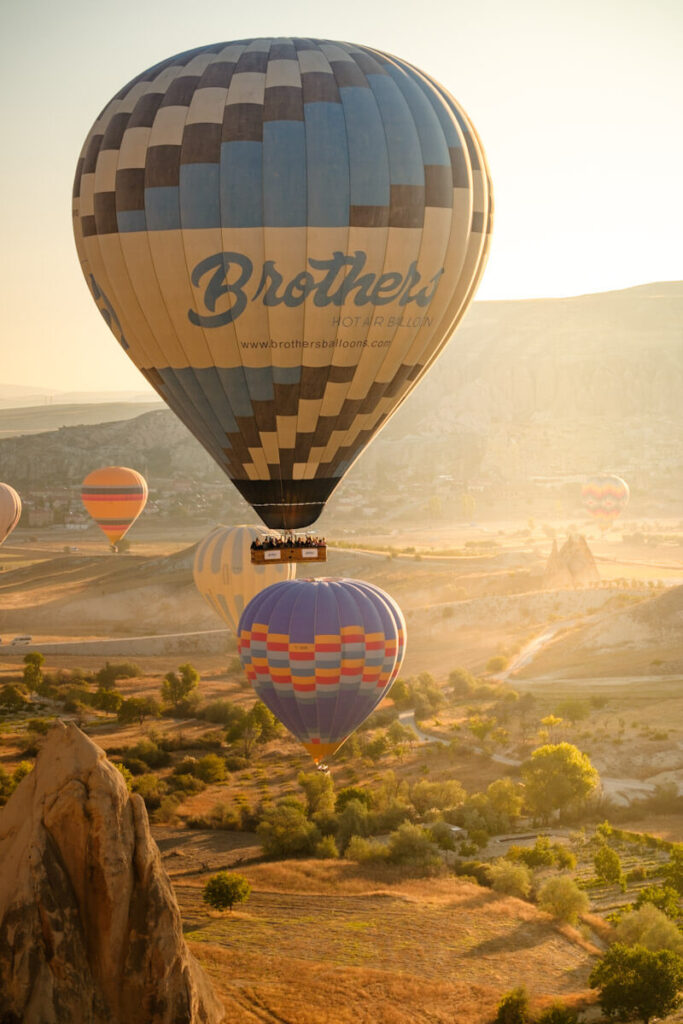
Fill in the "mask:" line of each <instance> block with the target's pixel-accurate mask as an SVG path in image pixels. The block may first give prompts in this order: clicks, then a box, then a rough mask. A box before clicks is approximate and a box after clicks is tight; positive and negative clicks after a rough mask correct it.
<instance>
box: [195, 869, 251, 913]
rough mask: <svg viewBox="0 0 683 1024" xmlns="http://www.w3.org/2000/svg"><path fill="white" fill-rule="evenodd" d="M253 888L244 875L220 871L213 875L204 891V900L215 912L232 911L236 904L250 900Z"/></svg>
mask: <svg viewBox="0 0 683 1024" xmlns="http://www.w3.org/2000/svg"><path fill="white" fill-rule="evenodd" d="M250 892H251V886H250V885H249V882H248V881H247V880H246V878H244V876H243V875H237V874H234V873H233V872H229V871H219V872H218V874H217V875H213V876H212V877H211V878H210V879H209V880H208V882H207V883H206V885H205V886H204V889H203V890H202V899H203V900H204V902H205V903H208V904H209V906H210V907H213V909H214V910H230V912H231V913H232V908H233V906H234V904H235V903H244V902H245V900H247V899H249V894H250Z"/></svg>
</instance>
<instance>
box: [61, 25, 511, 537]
mask: <svg viewBox="0 0 683 1024" xmlns="http://www.w3.org/2000/svg"><path fill="white" fill-rule="evenodd" d="M73 213H74V231H75V237H76V245H77V248H78V253H79V258H80V261H81V265H82V269H83V273H84V275H85V277H86V280H87V282H88V285H89V287H90V290H91V293H92V296H93V298H94V300H95V302H96V303H97V305H98V307H99V309H100V311H101V313H102V316H103V317H104V319H105V321H106V322H107V324H108V325H109V327H110V328H111V330H112V332H113V333H114V335H115V337H116V338H117V340H118V341H119V343H120V344H121V346H122V347H123V348H124V349H125V350H126V352H127V353H128V355H129V356H130V358H131V359H132V360H133V361H134V362H135V363H136V365H137V366H138V367H139V368H140V369H141V371H142V372H143V373H144V374H145V376H146V377H147V379H148V381H149V382H150V383H151V384H152V386H153V387H154V388H155V389H156V390H157V391H158V392H159V394H160V395H161V396H162V397H163V398H164V399H165V401H166V402H167V403H168V405H169V406H170V407H171V408H172V409H173V410H174V412H176V414H177V415H178V416H179V417H180V418H181V419H182V420H183V422H184V423H185V424H186V425H187V426H188V427H189V429H190V430H191V431H192V432H193V433H194V434H195V436H196V437H197V438H198V439H199V440H200V441H201V442H202V444H203V445H204V446H205V448H206V449H207V450H208V451H209V452H210V454H211V455H212V456H213V458H214V459H215V460H216V462H217V463H218V464H219V465H220V466H221V467H222V469H223V470H224V471H225V473H226V474H227V475H228V476H229V477H230V479H231V480H232V481H233V482H234V483H235V485H236V486H237V487H238V489H239V490H240V492H241V493H242V495H243V496H244V497H245V498H246V499H247V501H248V502H250V503H251V504H252V506H253V507H254V509H255V510H256V511H257V513H258V514H259V515H260V516H261V518H262V519H263V521H264V522H266V524H267V525H268V526H271V527H275V528H283V527H284V528H292V529H294V528H298V527H301V526H306V525H308V524H310V523H312V522H314V521H315V519H316V518H317V517H318V515H319V514H320V511H321V510H322V507H323V505H324V503H325V501H326V499H327V498H328V496H329V495H330V493H331V492H332V490H333V489H334V487H335V486H336V485H337V483H338V482H339V480H340V479H341V477H342V476H343V474H344V473H345V472H346V470H347V469H348V468H349V466H350V465H351V464H352V463H353V461H354V460H355V459H356V457H357V456H358V454H359V453H360V451H361V450H362V449H363V447H364V446H365V445H366V444H367V443H368V442H369V440H370V439H371V438H372V437H373V436H374V434H375V433H376V432H377V430H378V429H379V428H380V427H381V426H382V425H383V424H384V423H385V422H386V420H387V418H388V417H389V416H390V415H391V414H392V412H393V411H394V410H395V409H396V407H397V406H398V405H399V404H400V403H401V401H403V399H404V398H405V397H406V396H407V394H408V393H409V392H410V391H411V389H412V388H413V387H414V386H415V384H416V382H417V381H418V380H419V379H420V377H421V376H422V374H423V373H424V372H425V370H426V369H427V367H428V366H429V365H430V363H431V362H432V361H433V359H434V358H435V357H436V355H437V354H438V353H439V352H440V350H441V348H442V347H443V345H444V344H445V342H446V341H447V339H448V338H449V336H450V334H451V332H452V331H453V329H454V328H455V326H456V324H457V323H458V321H459V319H460V318H461V316H462V315H463V313H464V310H465V308H466V306H467V304H468V302H469V300H470V299H471V297H472V294H473V291H474V288H475V287H476V283H477V282H478V280H479V277H480V275H481V272H482V270H483V267H484V264H485V261H486V254H487V251H488V237H489V232H490V227H491V215H492V200H491V189H490V181H489V176H488V171H487V168H486V161H485V157H484V153H483V150H482V148H481V144H480V142H479V139H478V137H477V135H476V133H475V131H474V129H473V128H472V125H471V124H470V122H469V120H468V118H467V116H466V114H465V113H464V112H463V111H462V109H461V108H460V107H459V105H458V104H457V103H456V101H455V100H454V99H453V98H452V97H451V96H450V95H449V94H448V93H447V92H446V91H445V90H444V89H443V88H442V87H441V86H439V85H438V83H436V82H434V81H433V80H432V79H430V78H429V77H428V76H427V75H425V74H423V73H422V72H420V71H418V70H417V69H415V68H413V67H412V66H411V65H410V64H407V63H406V62H405V61H401V60H399V59H398V58H396V57H391V56H389V55H387V54H385V53H382V52H380V51H378V50H372V49H370V48H368V47H363V46H356V45H353V44H349V43H335V42H331V41H328V40H311V39H281V38H280V39H252V40H242V41H239V42H231V43H218V44H215V45H213V46H207V47H202V48H200V49H197V50H193V51H190V52H188V53H183V54H178V55H177V56H175V57H172V58H170V59H169V60H167V61H164V62H163V63H161V64H159V65H157V66H156V67H153V68H151V69H149V70H148V71H146V72H144V73H143V74H142V75H140V76H138V78H137V79H134V80H133V81H132V82H130V83H129V84H128V85H127V86H125V87H124V88H123V89H122V90H121V91H120V92H119V93H118V94H117V96H115V97H114V99H113V100H112V101H111V102H110V103H109V104H108V105H107V106H106V107H105V109H104V110H103V112H102V113H101V115H100V116H99V117H98V119H97V121H96V122H95V124H94V125H93V128H92V129H91V131H90V134H89V135H88V137H87V139H86V142H85V145H84V147H83V150H82V153H81V158H80V160H79V163H78V168H77V172H76V179H75V183H74V206H73Z"/></svg>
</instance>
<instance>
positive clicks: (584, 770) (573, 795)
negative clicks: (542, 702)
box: [521, 743, 599, 821]
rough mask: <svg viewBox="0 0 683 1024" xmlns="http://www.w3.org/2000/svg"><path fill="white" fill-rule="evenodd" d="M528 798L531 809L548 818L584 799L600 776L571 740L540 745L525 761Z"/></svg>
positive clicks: (524, 771)
mask: <svg viewBox="0 0 683 1024" xmlns="http://www.w3.org/2000/svg"><path fill="white" fill-rule="evenodd" d="M521 773H522V778H523V780H524V787H525V799H526V803H527V805H528V806H529V809H530V810H531V811H532V813H534V814H537V815H538V816H539V817H540V818H541V819H542V820H543V821H549V820H550V817H551V815H552V813H553V811H560V812H562V811H563V810H565V809H567V808H568V807H570V806H571V805H575V804H578V803H580V801H582V800H584V799H585V798H586V797H587V796H588V794H589V793H590V792H592V790H594V789H595V787H596V786H597V784H598V781H599V776H598V773H597V771H596V770H595V768H594V767H593V765H592V764H591V762H590V759H589V758H588V756H587V755H586V754H583V753H582V752H581V751H580V750H579V749H578V748H577V747H575V746H573V744H571V743H557V744H554V745H552V744H548V745H546V746H543V747H538V748H537V749H536V750H534V752H533V753H532V755H531V757H530V758H529V759H528V760H527V761H525V762H524V763H523V764H522V767H521Z"/></svg>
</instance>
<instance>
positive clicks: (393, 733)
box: [387, 719, 417, 755]
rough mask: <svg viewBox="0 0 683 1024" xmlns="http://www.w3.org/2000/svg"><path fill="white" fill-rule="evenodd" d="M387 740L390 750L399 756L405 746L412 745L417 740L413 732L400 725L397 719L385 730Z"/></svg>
mask: <svg viewBox="0 0 683 1024" xmlns="http://www.w3.org/2000/svg"><path fill="white" fill-rule="evenodd" d="M387 738H388V740H389V743H390V744H391V747H392V750H393V751H394V752H395V753H396V754H399V755H401V754H402V753H403V750H404V748H405V747H406V746H409V745H411V744H413V743H414V742H415V740H416V739H417V737H416V736H415V733H414V732H413V730H412V729H408V728H407V727H406V726H405V725H402V724H401V723H400V722H399V720H398V719H396V721H395V722H392V723H391V725H390V726H389V728H388V729H387Z"/></svg>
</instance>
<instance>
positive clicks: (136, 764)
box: [122, 757, 149, 775]
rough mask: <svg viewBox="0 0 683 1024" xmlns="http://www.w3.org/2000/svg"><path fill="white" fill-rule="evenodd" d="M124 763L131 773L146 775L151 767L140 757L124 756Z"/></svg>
mask: <svg viewBox="0 0 683 1024" xmlns="http://www.w3.org/2000/svg"><path fill="white" fill-rule="evenodd" d="M122 763H123V765H124V767H125V768H126V769H127V770H128V771H129V772H130V773H131V775H144V774H145V772H146V771H147V769H148V768H149V765H148V764H145V762H144V761H141V760H140V758H139V757H124V758H123V762H122Z"/></svg>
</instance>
